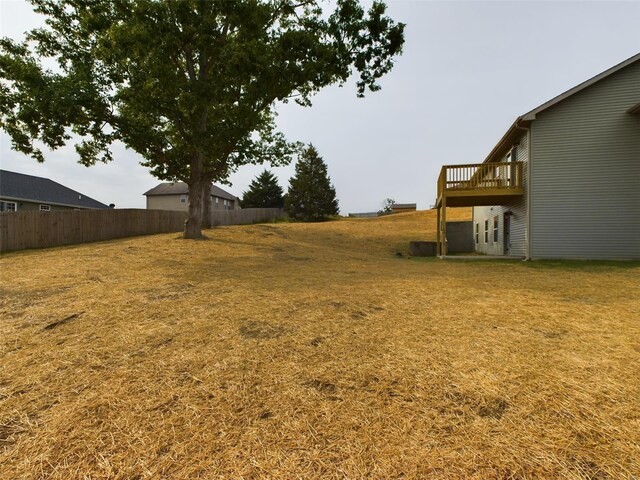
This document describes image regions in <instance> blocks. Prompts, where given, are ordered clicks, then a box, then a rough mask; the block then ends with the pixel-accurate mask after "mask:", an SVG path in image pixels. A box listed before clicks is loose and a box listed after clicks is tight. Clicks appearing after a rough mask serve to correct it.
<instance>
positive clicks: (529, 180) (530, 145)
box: [516, 118, 533, 261]
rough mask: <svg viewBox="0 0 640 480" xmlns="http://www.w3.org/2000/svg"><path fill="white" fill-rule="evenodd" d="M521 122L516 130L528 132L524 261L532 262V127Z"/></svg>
mask: <svg viewBox="0 0 640 480" xmlns="http://www.w3.org/2000/svg"><path fill="white" fill-rule="evenodd" d="M519 122H520V118H519V119H518V120H516V128H517V129H518V130H524V131H525V132H527V232H526V235H525V239H526V242H527V254H526V256H525V258H524V261H529V260H531V152H532V148H531V147H532V143H533V142H532V139H531V127H521V126H520V125H518V123H519Z"/></svg>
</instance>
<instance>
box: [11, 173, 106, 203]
mask: <svg viewBox="0 0 640 480" xmlns="http://www.w3.org/2000/svg"><path fill="white" fill-rule="evenodd" d="M0 197H2V198H7V199H12V200H24V201H27V202H40V203H46V204H51V205H65V206H68V207H75V208H109V206H108V205H105V204H104V203H100V202H98V201H97V200H94V199H93V198H91V197H87V196H86V195H84V194H82V193H80V192H76V191H75V190H71V189H70V188H67V187H65V186H64V185H60V184H59V183H57V182H54V181H53V180H49V179H48V178H43V177H34V176H33V175H26V174H24V173H17V172H9V171H8V170H0Z"/></svg>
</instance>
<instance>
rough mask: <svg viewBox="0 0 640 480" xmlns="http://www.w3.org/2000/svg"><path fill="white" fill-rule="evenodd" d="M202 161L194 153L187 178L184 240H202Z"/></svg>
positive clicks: (200, 156) (198, 155)
mask: <svg viewBox="0 0 640 480" xmlns="http://www.w3.org/2000/svg"><path fill="white" fill-rule="evenodd" d="M203 165H204V159H203V157H202V155H201V154H200V153H196V154H195V155H194V156H193V158H192V160H191V172H190V173H191V174H190V176H189V182H188V184H189V212H188V214H187V220H186V222H184V238H191V239H201V238H202V190H203V186H204V182H203V179H202V168H203Z"/></svg>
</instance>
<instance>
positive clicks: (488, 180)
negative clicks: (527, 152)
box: [438, 162, 522, 198]
mask: <svg viewBox="0 0 640 480" xmlns="http://www.w3.org/2000/svg"><path fill="white" fill-rule="evenodd" d="M519 188H522V162H500V163H474V164H468V165H445V166H443V167H442V170H441V171H440V177H439V178H438V198H440V197H442V194H443V193H445V192H450V191H462V190H496V189H500V190H502V189H519Z"/></svg>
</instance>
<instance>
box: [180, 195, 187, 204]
mask: <svg viewBox="0 0 640 480" xmlns="http://www.w3.org/2000/svg"><path fill="white" fill-rule="evenodd" d="M180 203H187V196H186V195H180Z"/></svg>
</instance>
